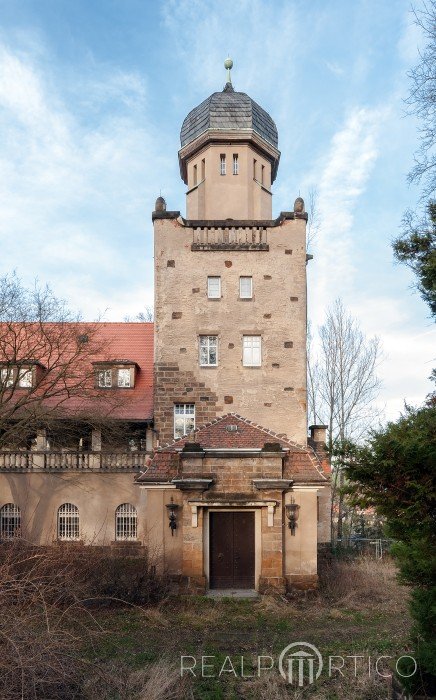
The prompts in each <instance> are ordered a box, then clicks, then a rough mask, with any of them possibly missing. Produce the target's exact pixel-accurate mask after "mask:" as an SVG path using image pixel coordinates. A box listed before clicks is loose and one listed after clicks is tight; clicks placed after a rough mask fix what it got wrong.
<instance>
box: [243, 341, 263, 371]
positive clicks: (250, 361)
mask: <svg viewBox="0 0 436 700" xmlns="http://www.w3.org/2000/svg"><path fill="white" fill-rule="evenodd" d="M261 361H262V357H261V337H260V335H244V338H243V351H242V364H243V365H244V367H260V365H261Z"/></svg>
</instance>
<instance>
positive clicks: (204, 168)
mask: <svg viewBox="0 0 436 700" xmlns="http://www.w3.org/2000/svg"><path fill="white" fill-rule="evenodd" d="M205 177H206V160H205V158H203V160H202V161H201V179H202V180H204V178H205Z"/></svg>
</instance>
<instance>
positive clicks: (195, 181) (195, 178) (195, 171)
mask: <svg viewBox="0 0 436 700" xmlns="http://www.w3.org/2000/svg"><path fill="white" fill-rule="evenodd" d="M196 184H197V166H196V165H194V185H196Z"/></svg>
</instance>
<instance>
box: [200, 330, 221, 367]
mask: <svg viewBox="0 0 436 700" xmlns="http://www.w3.org/2000/svg"><path fill="white" fill-rule="evenodd" d="M217 364H218V338H217V336H216V335H201V336H200V366H201V367H216V366H217Z"/></svg>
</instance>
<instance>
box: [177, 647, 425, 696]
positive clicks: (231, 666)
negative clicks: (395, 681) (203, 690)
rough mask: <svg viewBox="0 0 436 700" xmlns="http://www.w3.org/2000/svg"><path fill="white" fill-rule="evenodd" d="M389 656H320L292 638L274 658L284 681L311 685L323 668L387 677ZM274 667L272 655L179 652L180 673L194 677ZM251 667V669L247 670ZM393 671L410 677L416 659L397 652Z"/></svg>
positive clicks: (337, 673) (243, 674) (255, 672)
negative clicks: (404, 664)
mask: <svg viewBox="0 0 436 700" xmlns="http://www.w3.org/2000/svg"><path fill="white" fill-rule="evenodd" d="M393 658H394V657H392V656H387V655H384V656H378V657H371V656H365V655H361V654H353V655H347V656H340V655H335V656H328V657H326V658H325V659H324V658H323V656H322V654H321V652H320V651H319V649H317V647H316V646H314V645H313V644H309V642H293V643H292V644H288V646H287V647H285V648H284V649H283V651H282V652H281V654H280V656H279V657H278V659H277V670H278V671H279V673H280V674H281V676H282V677H283V678H284V679H285V681H286V682H287V683H289V684H290V685H292V686H294V687H295V686H298V687H299V688H302V687H303V686H307V685H311V684H312V683H314V682H315V681H316V680H317V679H318V678H319V677H320V675H321V673H322V672H323V671H324V675H327V676H328V677H329V678H331V677H332V676H333V675H335V676H342V677H346V676H348V677H353V678H357V677H358V676H362V675H366V676H369V677H374V676H380V677H381V678H391V677H392V668H390V667H389V665H388V664H389V661H390V660H393ZM404 659H410V660H411V661H412V669H413V670H412V671H411V673H408V674H407V675H405V674H404V673H401V661H402V660H404ZM275 667H276V663H275V659H274V657H273V656H268V655H264V654H262V655H258V656H257V657H255V656H254V657H251V658H247V657H244V656H226V657H225V659H224V661H222V657H219V658H217V657H216V656H209V655H208V656H200V657H198V658H197V657H195V656H181V657H180V675H181V676H182V677H183V676H184V675H188V674H189V675H191V676H194V678H218V679H219V678H224V677H226V676H229V675H232V676H234V677H235V678H238V677H239V678H256V677H260V676H261V675H263V674H265V673H267V672H271V671H272V670H273V669H274V668H275ZM250 670H251V673H250V672H249V671H250ZM395 671H396V673H397V675H398V676H400V677H401V678H410V677H411V676H413V675H415V673H416V671H417V663H416V661H415V659H414V657H413V656H409V655H405V656H400V657H399V658H398V659H397V660H396V662H395Z"/></svg>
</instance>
